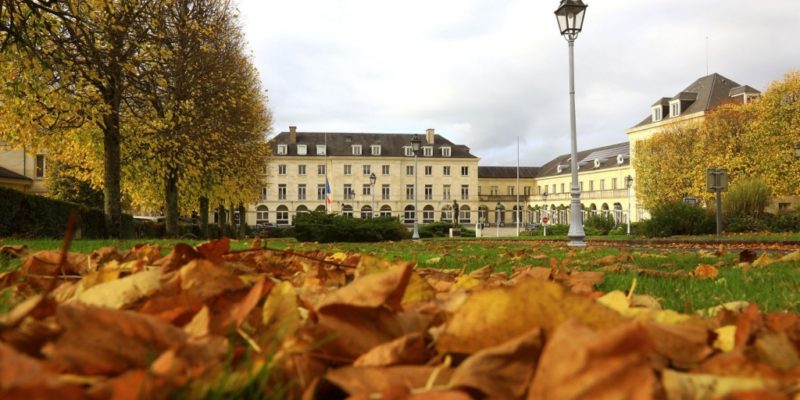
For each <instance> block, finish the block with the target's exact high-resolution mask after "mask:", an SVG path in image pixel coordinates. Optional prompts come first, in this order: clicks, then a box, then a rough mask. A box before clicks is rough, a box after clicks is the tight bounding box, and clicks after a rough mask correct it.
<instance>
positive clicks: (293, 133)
mask: <svg viewBox="0 0 800 400" xmlns="http://www.w3.org/2000/svg"><path fill="white" fill-rule="evenodd" d="M289 143H291V144H296V143H297V127H296V126H290V127H289Z"/></svg>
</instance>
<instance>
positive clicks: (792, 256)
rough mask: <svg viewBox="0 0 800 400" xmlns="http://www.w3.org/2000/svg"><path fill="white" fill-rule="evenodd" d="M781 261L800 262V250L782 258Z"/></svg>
mask: <svg viewBox="0 0 800 400" xmlns="http://www.w3.org/2000/svg"><path fill="white" fill-rule="evenodd" d="M781 261H800V250H795V251H793V252H791V253H789V254H787V255H785V256H783V257H781Z"/></svg>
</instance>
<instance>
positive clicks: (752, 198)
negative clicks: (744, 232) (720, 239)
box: [722, 179, 771, 219]
mask: <svg viewBox="0 0 800 400" xmlns="http://www.w3.org/2000/svg"><path fill="white" fill-rule="evenodd" d="M770 198H771V197H770V190H769V186H767V184H766V182H764V181H763V180H761V179H745V180H743V181H741V182H737V183H736V184H735V185H732V186H731V188H730V190H729V191H728V193H726V194H725V195H723V196H722V209H723V211H724V214H725V216H726V217H731V216H749V217H753V218H756V219H759V218H761V217H762V216H763V214H764V209H765V208H766V207H767V206H769V202H770Z"/></svg>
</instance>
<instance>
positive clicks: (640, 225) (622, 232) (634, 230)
mask: <svg viewBox="0 0 800 400" xmlns="http://www.w3.org/2000/svg"><path fill="white" fill-rule="evenodd" d="M644 226H645V222H632V223H631V236H642V235H644ZM608 234H609V235H613V236H626V235H627V234H628V224H627V223H625V224H620V225H619V226H617V227H616V228H614V229H612V230H610V231H609V232H608Z"/></svg>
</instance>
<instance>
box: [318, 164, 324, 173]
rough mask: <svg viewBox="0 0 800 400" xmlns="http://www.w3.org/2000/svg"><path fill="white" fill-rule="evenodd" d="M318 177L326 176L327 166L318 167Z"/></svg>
mask: <svg viewBox="0 0 800 400" xmlns="http://www.w3.org/2000/svg"><path fill="white" fill-rule="evenodd" d="M317 175H325V164H320V165H317Z"/></svg>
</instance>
